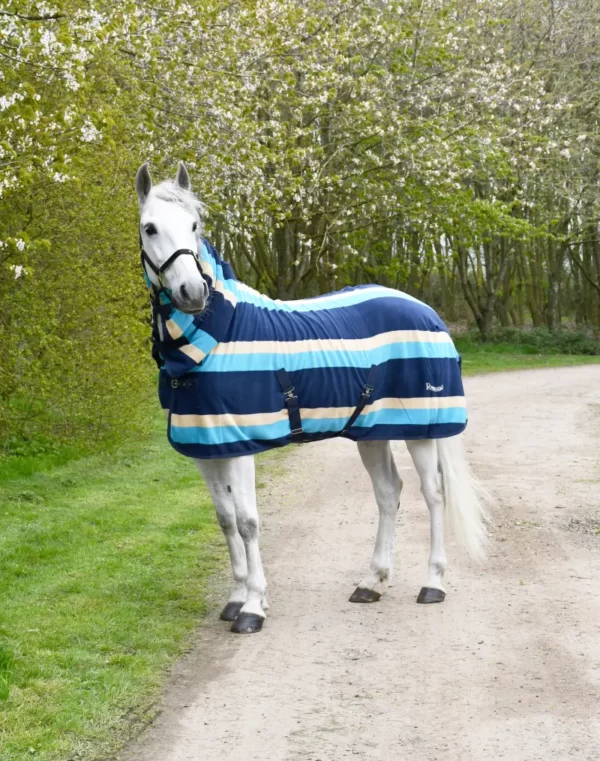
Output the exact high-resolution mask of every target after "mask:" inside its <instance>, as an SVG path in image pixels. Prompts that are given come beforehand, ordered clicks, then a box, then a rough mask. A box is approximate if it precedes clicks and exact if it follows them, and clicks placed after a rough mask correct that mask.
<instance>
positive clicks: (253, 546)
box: [196, 456, 267, 633]
mask: <svg viewBox="0 0 600 761" xmlns="http://www.w3.org/2000/svg"><path fill="white" fill-rule="evenodd" d="M196 464H197V466H198V469H199V470H200V473H201V474H202V476H203V477H204V479H205V481H206V484H207V486H208V489H209V491H210V493H211V495H212V498H213V501H214V503H215V508H216V510H217V516H218V518H219V523H220V524H221V526H222V527H223V531H224V533H225V538H226V540H227V546H228V548H229V556H230V558H231V567H232V570H233V578H234V590H233V593H232V596H231V598H230V600H229V602H228V603H227V605H226V606H225V608H224V609H223V612H222V614H221V617H222V618H226V620H233V624H232V626H231V631H233V632H240V633H241V632H244V633H250V632H258V631H260V630H261V628H262V625H263V621H264V619H265V616H266V613H265V611H266V608H267V601H266V592H267V584H266V580H265V575H264V572H263V567H262V560H261V557H260V550H259V546H258V534H259V520H258V510H257V507H256V489H255V482H254V457H251V456H250V457H234V458H230V459H223V460H196ZM242 597H243V599H242ZM240 603H242V604H241V605H240Z"/></svg>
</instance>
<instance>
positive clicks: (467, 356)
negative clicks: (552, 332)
mask: <svg viewBox="0 0 600 761" xmlns="http://www.w3.org/2000/svg"><path fill="white" fill-rule="evenodd" d="M457 343H458V342H457ZM459 351H460V349H459ZM597 364H600V357H590V356H587V355H582V356H577V355H572V354H538V355H535V354H507V353H503V352H499V353H495V352H493V351H479V352H468V351H467V352H464V353H462V370H463V375H479V374H481V373H493V372H500V371H502V370H534V369H536V368H539V367H570V366H571V365H597Z"/></svg>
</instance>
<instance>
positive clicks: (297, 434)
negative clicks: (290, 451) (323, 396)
mask: <svg viewBox="0 0 600 761" xmlns="http://www.w3.org/2000/svg"><path fill="white" fill-rule="evenodd" d="M275 375H276V377H277V380H278V381H279V385H280V386H281V391H282V393H283V397H284V404H285V406H286V407H287V411H288V417H289V420H290V431H291V435H292V441H293V442H294V443H295V444H301V443H302V442H303V441H304V429H303V428H302V418H301V417H300V406H299V404H298V397H297V396H296V388H295V386H294V385H293V383H292V379H291V378H290V376H289V375H288V373H287V372H286V371H285V370H284V369H283V368H282V369H281V370H277V372H276V373H275Z"/></svg>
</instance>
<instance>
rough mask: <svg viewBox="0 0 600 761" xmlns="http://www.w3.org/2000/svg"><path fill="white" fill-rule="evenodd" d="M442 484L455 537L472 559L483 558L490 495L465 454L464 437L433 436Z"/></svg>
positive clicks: (446, 509) (486, 539)
mask: <svg viewBox="0 0 600 761" xmlns="http://www.w3.org/2000/svg"><path fill="white" fill-rule="evenodd" d="M436 442H437V451H438V459H439V466H440V469H441V472H442V481H443V486H444V506H445V512H446V516H447V518H448V519H449V521H450V523H451V524H452V527H453V529H454V533H455V535H456V537H457V539H458V540H459V541H460V542H461V543H462V544H463V545H464V546H465V548H466V549H467V551H468V553H469V554H470V555H471V557H472V558H474V559H475V560H484V559H485V556H486V549H487V544H488V535H487V527H486V523H487V522H488V514H487V509H486V508H487V506H488V505H490V504H491V498H490V496H489V493H488V492H487V490H486V489H485V488H484V486H483V485H482V484H481V483H480V482H479V481H478V480H477V478H476V477H475V476H474V475H473V473H472V471H471V468H470V467H469V464H468V463H467V460H466V458H465V453H464V448H463V437H462V436H452V437H450V438H446V439H436Z"/></svg>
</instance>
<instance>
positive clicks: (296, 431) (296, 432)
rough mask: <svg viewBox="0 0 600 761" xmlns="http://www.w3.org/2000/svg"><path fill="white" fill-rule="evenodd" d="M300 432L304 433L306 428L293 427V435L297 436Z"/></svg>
mask: <svg viewBox="0 0 600 761" xmlns="http://www.w3.org/2000/svg"><path fill="white" fill-rule="evenodd" d="M298 433H304V428H292V436H296V435H297V434H298Z"/></svg>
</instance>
